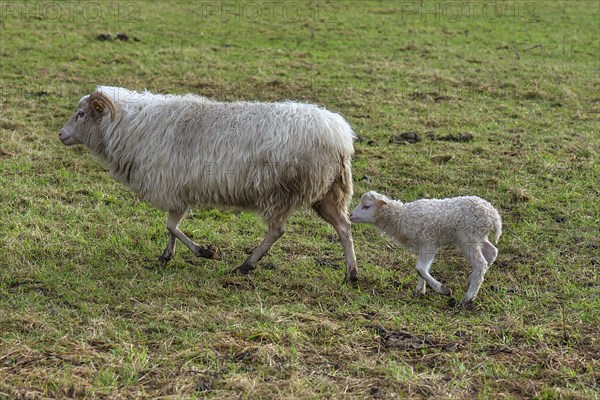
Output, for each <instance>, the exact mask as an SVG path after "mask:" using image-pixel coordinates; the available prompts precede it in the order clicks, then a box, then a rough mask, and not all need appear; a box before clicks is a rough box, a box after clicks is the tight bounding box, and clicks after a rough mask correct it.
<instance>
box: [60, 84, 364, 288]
mask: <svg viewBox="0 0 600 400" xmlns="http://www.w3.org/2000/svg"><path fill="white" fill-rule="evenodd" d="M59 139H60V140H61V141H62V143H63V144H65V145H75V144H84V145H86V146H87V147H88V148H89V149H90V150H91V151H92V153H93V154H94V155H95V156H96V157H98V158H99V159H101V160H103V161H104V162H106V164H108V168H109V170H110V173H111V175H112V176H113V177H115V178H117V179H118V180H119V181H121V182H122V183H123V184H124V185H127V186H128V187H130V188H131V189H132V190H133V191H134V192H136V193H137V194H138V195H139V196H140V198H141V199H142V200H145V201H147V202H149V203H152V204H154V205H155V206H156V207H158V208H159V209H161V210H165V211H168V218H167V229H168V232H169V241H168V244H167V247H166V249H165V251H164V252H163V254H162V256H161V257H160V258H161V259H162V260H164V261H168V260H169V259H171V258H172V257H173V254H174V252H175V239H179V240H180V241H181V242H183V243H184V244H185V245H186V246H187V247H188V248H189V249H190V250H191V251H192V252H193V253H194V254H195V255H196V256H199V257H207V258H213V259H219V254H218V253H217V252H216V249H214V247H209V248H206V247H205V246H199V245H197V244H196V243H194V242H193V241H192V240H190V239H189V238H188V237H187V236H186V235H185V234H184V233H183V232H181V231H180V230H179V223H180V222H181V220H182V219H183V217H184V216H185V214H186V212H187V211H188V210H189V208H190V207H193V206H195V205H199V206H208V207H210V206H213V207H233V208H238V209H242V210H248V211H254V212H256V213H258V214H260V215H261V216H262V217H264V219H265V220H266V222H267V224H268V232H267V235H266V236H265V238H264V240H263V241H262V243H261V244H260V245H259V246H258V247H257V248H256V249H255V250H254V251H253V252H252V254H251V255H250V256H249V257H248V258H247V259H246V261H245V262H244V263H243V264H242V265H241V266H239V267H238V268H237V271H238V272H241V273H247V272H248V271H250V270H252V269H253V268H254V267H255V266H256V264H257V263H258V262H259V260H260V259H261V258H262V257H263V256H264V255H265V254H266V253H267V252H268V251H269V249H270V248H271V246H273V244H274V243H275V242H276V241H277V240H278V239H279V238H280V237H281V236H282V235H283V232H284V228H285V224H286V221H287V219H288V218H289V216H290V215H291V214H292V212H293V211H294V210H295V209H297V208H300V207H312V208H313V209H314V210H315V211H316V212H317V214H319V216H321V217H322V218H323V219H324V220H325V221H327V222H328V223H330V224H331V225H333V227H334V228H335V229H336V231H337V233H338V234H339V236H340V240H341V242H342V246H343V248H344V255H345V257H346V266H347V269H346V279H347V280H350V281H354V280H356V279H357V278H358V273H357V268H356V258H355V256H354V248H353V244H352V232H351V230H350V221H349V220H348V218H347V209H348V208H347V206H348V203H349V201H350V199H351V198H352V171H351V158H352V154H353V153H354V147H353V140H354V133H353V132H352V128H351V127H350V125H348V123H347V122H346V121H345V120H344V118H342V117H341V116H340V115H339V114H335V113H332V112H329V111H327V110H325V109H324V108H321V107H318V106H315V105H311V104H302V103H294V102H281V103H259V102H233V103H223V102H217V101H213V100H210V99H207V98H205V97H202V96H195V95H185V96H176V95H160V94H153V93H149V92H143V93H139V92H134V91H130V90H127V89H124V88H118V87H104V86H100V87H98V88H97V90H96V91H95V92H93V93H91V94H90V95H88V96H84V97H83V98H82V99H81V100H80V102H79V105H78V107H77V111H76V112H75V114H74V115H73V117H71V119H70V120H69V121H68V122H67V123H66V125H65V126H64V127H63V128H62V129H61V131H60V134H59Z"/></svg>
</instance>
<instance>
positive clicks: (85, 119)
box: [58, 92, 114, 151]
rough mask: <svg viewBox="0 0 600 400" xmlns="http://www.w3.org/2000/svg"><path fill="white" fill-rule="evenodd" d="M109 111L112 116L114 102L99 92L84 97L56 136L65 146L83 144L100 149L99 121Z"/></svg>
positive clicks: (100, 125)
mask: <svg viewBox="0 0 600 400" xmlns="http://www.w3.org/2000/svg"><path fill="white" fill-rule="evenodd" d="M109 111H110V114H111V118H114V104H112V101H111V100H110V99H108V98H107V97H106V96H104V95H102V94H101V93H99V92H96V93H93V94H92V95H90V96H86V97H84V98H83V99H81V101H80V102H79V105H78V106H77V111H76V112H75V114H74V115H73V116H72V117H71V119H70V120H69V121H68V122H67V123H66V124H65V126H63V128H62V129H61V130H60V133H59V134H58V138H59V139H60V141H61V142H62V143H63V144H64V145H67V146H71V145H74V144H85V145H86V146H88V147H89V148H90V149H92V150H94V151H100V150H101V148H102V147H103V146H102V141H103V139H102V138H103V134H102V123H101V122H102V119H103V118H104V117H107V115H106V114H107V113H108V112H109Z"/></svg>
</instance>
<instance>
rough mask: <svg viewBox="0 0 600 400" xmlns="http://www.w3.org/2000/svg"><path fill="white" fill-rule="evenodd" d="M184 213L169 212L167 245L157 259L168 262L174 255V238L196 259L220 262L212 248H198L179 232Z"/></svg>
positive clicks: (219, 257) (217, 254)
mask: <svg viewBox="0 0 600 400" xmlns="http://www.w3.org/2000/svg"><path fill="white" fill-rule="evenodd" d="M186 213H187V210H185V211H175V210H170V211H169V215H168V217H167V230H168V231H169V242H168V243H167V248H166V249H165V251H164V252H163V254H162V255H161V256H160V257H159V259H160V260H162V261H169V260H170V259H171V258H172V257H173V254H175V238H177V239H179V240H181V241H182V242H183V244H185V245H186V246H187V247H188V248H189V249H190V250H191V251H192V253H194V255H195V256H196V257H204V258H211V259H213V260H220V259H221V256H219V253H218V252H217V250H216V249H215V247H214V246H209V247H205V246H199V245H197V244H196V243H194V242H192V241H191V240H190V239H189V238H188V237H187V236H186V235H185V234H184V233H183V232H181V231H180V230H179V223H180V222H181V220H182V219H183V217H185V214H186Z"/></svg>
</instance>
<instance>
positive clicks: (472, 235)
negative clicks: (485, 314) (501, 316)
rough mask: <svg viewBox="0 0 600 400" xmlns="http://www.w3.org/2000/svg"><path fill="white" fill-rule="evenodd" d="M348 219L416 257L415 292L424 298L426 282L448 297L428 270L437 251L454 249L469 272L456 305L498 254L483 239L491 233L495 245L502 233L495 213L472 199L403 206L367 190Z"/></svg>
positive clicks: (471, 293) (467, 298)
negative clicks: (369, 226) (452, 246)
mask: <svg viewBox="0 0 600 400" xmlns="http://www.w3.org/2000/svg"><path fill="white" fill-rule="evenodd" d="M350 220H351V221H352V222H355V223H361V222H362V223H370V224H374V225H375V227H376V228H377V229H378V230H380V231H381V232H382V233H385V234H387V235H388V236H390V237H391V238H392V239H394V240H395V241H396V242H398V244H400V245H402V246H404V247H406V248H407V249H408V250H410V251H412V252H414V253H415V254H417V256H418V257H419V258H418V261H417V266H416V268H417V272H418V274H419V280H418V282H417V289H416V292H417V294H419V295H423V294H425V288H426V283H427V284H429V286H431V287H432V288H433V290H435V291H436V292H437V293H440V294H443V295H447V296H450V295H452V290H450V288H447V287H446V286H444V285H442V284H441V283H440V282H438V281H437V280H436V279H435V278H434V277H432V276H431V274H430V273H429V268H430V267H431V264H432V263H433V259H434V257H435V254H436V253H437V251H438V249H439V248H440V247H443V246H446V245H450V244H455V245H457V246H458V247H459V248H460V249H461V250H462V252H463V254H464V255H465V257H467V259H468V260H469V262H470V264H471V266H472V268H473V270H472V272H471V277H470V282H469V288H468V289H467V293H466V294H465V297H464V298H463V299H462V300H461V305H467V304H469V303H471V302H472V301H473V300H474V299H475V296H477V292H479V288H480V287H481V284H482V283H483V276H484V274H485V273H486V271H487V270H488V268H489V267H490V266H491V265H492V263H493V262H494V260H495V259H496V256H497V255H498V249H496V247H495V246H494V245H493V244H491V243H490V242H489V240H488V235H489V234H490V232H491V230H492V229H494V230H495V237H494V241H495V242H498V240H499V239H500V235H501V234H502V221H501V219H500V214H498V211H497V210H496V209H495V208H494V207H493V206H492V205H491V204H490V203H488V202H487V201H486V200H484V199H482V198H480V197H476V196H462V197H453V198H449V199H422V200H417V201H413V202H411V203H402V202H401V201H399V200H390V199H389V198H387V197H386V196H383V195H381V194H379V193H377V192H374V191H370V192H367V193H365V194H364V195H363V196H362V198H361V199H360V204H358V205H357V206H356V208H355V209H354V210H353V211H352V213H351V214H350Z"/></svg>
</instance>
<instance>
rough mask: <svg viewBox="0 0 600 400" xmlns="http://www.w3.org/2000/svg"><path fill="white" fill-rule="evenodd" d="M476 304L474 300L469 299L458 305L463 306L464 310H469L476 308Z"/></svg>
mask: <svg viewBox="0 0 600 400" xmlns="http://www.w3.org/2000/svg"><path fill="white" fill-rule="evenodd" d="M474 304H475V303H473V300H467V299H462V300H461V301H460V302H459V303H458V305H459V306H461V307H462V308H468V309H471V308H474Z"/></svg>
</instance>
